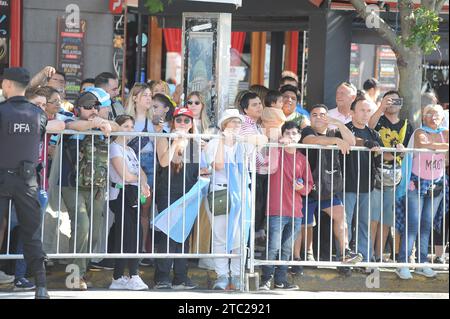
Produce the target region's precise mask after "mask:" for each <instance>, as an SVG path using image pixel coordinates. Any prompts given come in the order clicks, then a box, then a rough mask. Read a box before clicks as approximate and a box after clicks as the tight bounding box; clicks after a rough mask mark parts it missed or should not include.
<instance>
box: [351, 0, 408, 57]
mask: <svg viewBox="0 0 450 319" xmlns="http://www.w3.org/2000/svg"><path fill="white" fill-rule="evenodd" d="M350 2H351V3H352V5H353V7H354V8H355V9H356V11H357V12H358V15H359V16H360V17H361V18H363V19H366V21H367V19H368V18H369V19H373V20H374V21H376V22H378V23H379V28H377V29H376V30H377V32H378V33H379V34H380V35H381V36H382V37H383V38H384V39H385V40H386V41H388V43H389V45H390V46H391V48H392V50H393V51H394V52H396V53H397V54H400V55H403V54H404V53H405V48H404V46H403V45H400V44H399V43H398V42H397V34H396V33H395V30H394V29H393V28H392V27H391V26H390V25H389V24H388V23H387V22H386V21H384V20H383V19H382V18H380V16H379V14H375V15H373V14H372V12H371V11H370V10H367V5H366V3H365V2H364V0H350Z"/></svg>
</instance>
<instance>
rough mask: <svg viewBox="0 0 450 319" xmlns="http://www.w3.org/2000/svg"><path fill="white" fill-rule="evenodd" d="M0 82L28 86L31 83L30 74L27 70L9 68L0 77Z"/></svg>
mask: <svg viewBox="0 0 450 319" xmlns="http://www.w3.org/2000/svg"><path fill="white" fill-rule="evenodd" d="M0 80H10V81H14V82H18V83H21V84H24V85H28V83H30V72H28V70H27V69H25V68H7V69H5V70H4V72H3V75H1V76H0Z"/></svg>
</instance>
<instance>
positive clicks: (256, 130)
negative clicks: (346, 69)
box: [240, 115, 268, 174]
mask: <svg viewBox="0 0 450 319" xmlns="http://www.w3.org/2000/svg"><path fill="white" fill-rule="evenodd" d="M240 135H242V136H245V135H263V132H262V129H261V126H260V125H259V124H257V123H256V122H255V121H254V120H253V119H251V118H250V117H248V116H247V115H244V122H243V123H242V127H241V131H240ZM245 147H246V150H247V154H251V153H253V150H254V149H255V146H253V145H249V144H247V145H246V146H245ZM250 160H251V158H250ZM256 172H257V173H258V174H267V172H268V168H267V159H266V157H265V156H264V155H263V153H262V152H261V151H256Z"/></svg>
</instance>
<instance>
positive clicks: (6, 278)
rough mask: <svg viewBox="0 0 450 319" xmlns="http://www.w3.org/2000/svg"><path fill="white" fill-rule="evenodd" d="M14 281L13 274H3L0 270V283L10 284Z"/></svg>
mask: <svg viewBox="0 0 450 319" xmlns="http://www.w3.org/2000/svg"><path fill="white" fill-rule="evenodd" d="M13 281H14V276H10V275H7V274H5V273H4V272H3V271H1V270H0V284H10V283H12V282H13Z"/></svg>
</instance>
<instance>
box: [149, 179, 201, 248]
mask: <svg viewBox="0 0 450 319" xmlns="http://www.w3.org/2000/svg"><path fill="white" fill-rule="evenodd" d="M208 185H209V178H204V177H200V178H199V179H198V181H197V183H195V185H194V186H192V188H191V189H190V190H189V192H187V193H186V194H185V195H184V196H182V197H181V198H179V199H178V200H176V201H175V202H174V203H173V204H172V205H170V206H169V207H167V208H166V209H165V210H163V211H162V212H161V213H160V214H158V216H156V217H155V219H154V220H153V222H152V224H153V225H154V226H155V227H156V228H158V229H159V230H160V231H162V232H163V233H165V234H166V235H167V236H168V237H170V238H171V239H172V240H174V241H176V242H177V243H183V242H185V241H186V238H187V237H188V236H189V234H190V232H191V229H192V227H193V225H194V222H195V219H196V218H197V216H198V214H199V211H200V205H201V204H202V200H203V197H204V196H206V193H207V192H208ZM183 215H184V218H183ZM183 222H184V231H183Z"/></svg>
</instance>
